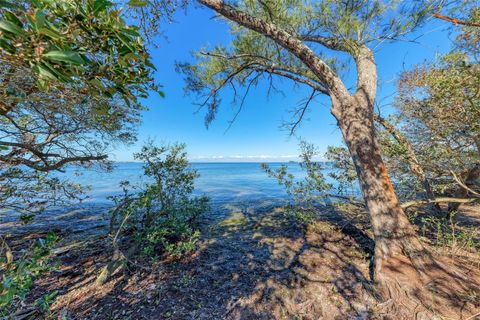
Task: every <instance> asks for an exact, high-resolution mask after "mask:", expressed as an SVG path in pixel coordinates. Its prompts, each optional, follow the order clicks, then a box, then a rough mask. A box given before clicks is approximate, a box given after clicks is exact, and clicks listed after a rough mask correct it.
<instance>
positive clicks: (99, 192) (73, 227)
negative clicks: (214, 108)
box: [0, 162, 355, 235]
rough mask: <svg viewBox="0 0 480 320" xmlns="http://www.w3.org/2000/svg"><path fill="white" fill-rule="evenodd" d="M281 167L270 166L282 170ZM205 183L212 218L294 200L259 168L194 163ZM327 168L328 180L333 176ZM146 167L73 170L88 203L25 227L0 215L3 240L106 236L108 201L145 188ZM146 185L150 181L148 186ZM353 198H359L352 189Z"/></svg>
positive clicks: (198, 187) (14, 215) (294, 169)
mask: <svg viewBox="0 0 480 320" xmlns="http://www.w3.org/2000/svg"><path fill="white" fill-rule="evenodd" d="M280 165H281V164H280V163H271V164H270V166H271V167H272V168H278V167H279V166H280ZM287 165H288V167H289V172H290V173H292V174H294V175H295V176H296V177H297V178H299V179H301V178H303V177H304V176H305V173H304V172H303V171H302V170H301V169H300V166H299V165H298V164H296V163H288V164H287ZM192 166H193V168H195V169H197V170H198V172H199V174H200V178H198V179H197V181H196V184H195V194H197V195H206V196H208V197H210V199H211V201H210V204H211V207H212V210H211V211H210V213H209V216H210V217H216V216H217V217H219V216H220V217H221V216H224V215H228V214H229V212H230V210H231V208H232V207H241V208H243V209H246V208H249V210H250V209H253V208H262V207H266V208H269V207H270V206H271V205H281V204H285V202H287V201H288V200H289V198H288V196H287V194H286V193H285V190H284V188H283V187H282V186H281V185H279V184H278V183H277V181H276V180H275V179H274V178H271V177H269V176H268V175H267V174H266V173H265V172H264V171H263V170H262V169H261V168H260V163H194V164H192ZM330 170H331V169H328V166H326V168H325V172H324V173H325V177H326V179H327V181H328V182H330V183H334V182H333V181H331V179H330V178H329V177H328V172H329V171H330ZM142 173H143V168H142V164H141V163H133V162H124V163H117V164H116V165H115V167H114V169H113V170H112V171H111V172H104V171H96V170H86V169H81V170H78V169H74V168H68V169H67V172H66V173H62V174H59V177H60V178H62V179H69V180H71V181H74V182H77V183H80V184H83V185H89V186H90V187H91V190H90V191H89V192H88V199H86V200H84V201H83V202H82V203H81V204H72V205H68V206H66V207H61V208H55V209H48V210H47V211H45V212H44V213H41V214H39V215H37V216H36V217H35V219H34V220H33V222H32V223H29V224H26V225H24V224H22V223H20V219H19V216H20V212H12V211H9V212H8V211H7V212H0V235H2V234H14V233H16V234H27V233H29V232H37V231H41V230H61V231H62V232H64V233H65V234H78V235H84V234H85V232H90V233H95V232H100V233H102V232H105V230H106V228H107V226H108V221H109V220H108V219H109V214H108V210H109V208H111V207H112V204H113V203H112V202H111V201H110V200H108V197H109V196H112V195H116V194H120V193H121V192H122V190H121V188H120V186H119V184H120V182H121V181H125V180H129V181H130V182H131V183H132V184H135V183H141V182H142V180H145V177H142ZM143 182H147V181H143ZM352 193H355V191H354V190H352Z"/></svg>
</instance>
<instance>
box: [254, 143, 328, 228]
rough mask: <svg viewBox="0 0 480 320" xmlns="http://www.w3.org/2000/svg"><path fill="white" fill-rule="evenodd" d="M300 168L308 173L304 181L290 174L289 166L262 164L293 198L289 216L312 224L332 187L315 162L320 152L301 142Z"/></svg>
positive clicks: (288, 209) (289, 207) (320, 167)
mask: <svg viewBox="0 0 480 320" xmlns="http://www.w3.org/2000/svg"><path fill="white" fill-rule="evenodd" d="M300 151H301V153H300V158H301V159H302V161H301V162H300V163H299V165H300V168H301V169H302V170H304V171H305V172H306V176H305V178H304V179H298V178H296V177H295V176H294V175H293V174H291V173H289V172H288V166H287V165H281V166H280V167H279V168H277V169H275V170H274V169H272V168H270V167H269V166H268V165H267V164H266V163H262V165H261V166H262V169H263V170H264V171H265V172H266V173H267V174H268V175H269V176H271V177H273V178H275V179H276V180H277V181H278V183H279V184H280V185H283V187H284V188H285V191H286V192H287V194H288V195H289V196H290V197H291V198H292V200H293V204H292V205H290V206H287V208H286V209H287V211H286V212H287V214H289V215H291V216H292V217H293V218H294V219H296V220H297V221H299V222H300V223H302V224H310V223H311V222H313V221H314V220H315V219H316V217H317V210H316V209H315V206H316V205H317V203H318V200H319V199H322V198H324V197H326V196H327V192H328V191H329V190H331V188H332V186H331V185H330V184H329V183H327V182H326V181H325V178H324V176H323V173H322V170H323V167H322V165H321V164H320V163H319V162H315V161H313V158H314V157H315V156H317V155H318V154H319V153H318V150H317V149H316V148H315V147H314V146H313V145H312V144H309V143H307V142H304V141H302V142H300Z"/></svg>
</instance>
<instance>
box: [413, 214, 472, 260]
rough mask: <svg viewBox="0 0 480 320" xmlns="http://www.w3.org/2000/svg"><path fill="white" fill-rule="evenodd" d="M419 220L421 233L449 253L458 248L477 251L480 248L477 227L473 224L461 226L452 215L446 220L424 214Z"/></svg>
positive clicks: (458, 249)
mask: <svg viewBox="0 0 480 320" xmlns="http://www.w3.org/2000/svg"><path fill="white" fill-rule="evenodd" d="M415 218H416V217H415ZM419 220H420V231H421V233H422V235H423V236H424V237H428V238H429V239H430V241H431V242H432V244H433V245H434V246H436V247H440V248H443V249H446V250H447V251H450V252H451V253H455V252H456V251H460V250H466V251H471V252H478V250H479V249H480V246H479V244H478V241H477V240H476V237H477V228H475V227H474V226H461V225H459V224H458V223H457V222H455V221H454V218H453V217H451V219H450V220H446V219H444V218H443V217H435V216H425V217H421V218H420V219H419Z"/></svg>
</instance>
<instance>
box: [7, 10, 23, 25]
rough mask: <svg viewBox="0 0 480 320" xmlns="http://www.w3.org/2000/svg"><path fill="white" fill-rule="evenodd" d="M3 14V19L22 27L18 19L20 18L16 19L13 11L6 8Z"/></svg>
mask: <svg viewBox="0 0 480 320" xmlns="http://www.w3.org/2000/svg"><path fill="white" fill-rule="evenodd" d="M4 16H5V19H6V20H8V21H10V22H11V23H14V24H16V25H17V26H19V27H20V28H22V27H23V25H22V22H21V21H20V19H18V17H17V16H16V15H15V14H14V13H13V12H11V11H8V10H6V11H5V12H4Z"/></svg>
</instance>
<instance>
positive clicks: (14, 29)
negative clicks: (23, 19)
mask: <svg viewBox="0 0 480 320" xmlns="http://www.w3.org/2000/svg"><path fill="white" fill-rule="evenodd" d="M0 29H2V30H4V31H7V32H10V33H13V34H14V35H17V36H18V35H21V34H23V29H22V28H20V27H19V26H17V25H16V24H15V23H13V22H10V21H7V20H2V21H0Z"/></svg>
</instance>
